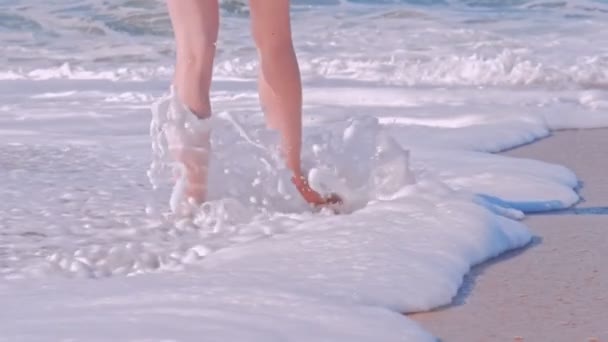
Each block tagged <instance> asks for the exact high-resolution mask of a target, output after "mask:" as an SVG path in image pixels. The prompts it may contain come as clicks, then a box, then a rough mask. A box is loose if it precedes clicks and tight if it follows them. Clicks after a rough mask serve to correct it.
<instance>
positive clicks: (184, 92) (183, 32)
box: [167, 0, 219, 118]
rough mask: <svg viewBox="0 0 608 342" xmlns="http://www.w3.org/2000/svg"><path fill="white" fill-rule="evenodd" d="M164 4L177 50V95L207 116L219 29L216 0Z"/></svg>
mask: <svg viewBox="0 0 608 342" xmlns="http://www.w3.org/2000/svg"><path fill="white" fill-rule="evenodd" d="M167 6H168V7H169V14H170V16H171V23H172V25H173V32H174V34H175V44H176V50H177V61H176V65H175V77H174V80H173V82H174V85H175V88H176V91H177V95H178V97H179V98H180V100H181V101H182V102H183V103H184V104H185V105H186V106H187V107H188V108H190V110H192V112H193V113H194V114H196V115H197V116H198V117H200V118H207V117H209V116H210V115H211V104H210V101H209V89H210V87H211V78H212V73H213V59H214V57H215V44H216V41H217V35H218V30H219V5H218V0H167Z"/></svg>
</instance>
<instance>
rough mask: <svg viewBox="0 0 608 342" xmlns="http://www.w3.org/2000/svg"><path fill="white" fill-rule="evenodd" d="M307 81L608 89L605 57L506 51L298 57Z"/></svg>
mask: <svg viewBox="0 0 608 342" xmlns="http://www.w3.org/2000/svg"><path fill="white" fill-rule="evenodd" d="M300 64H301V69H302V75H303V77H304V78H305V79H307V80H317V79H320V78H322V79H337V80H340V79H344V80H356V81H364V82H380V83H384V84H390V85H404V86H544V87H549V88H556V89H562V88H573V87H577V88H584V89H606V88H608V56H586V57H581V58H579V60H578V61H577V62H576V63H574V64H570V65H549V64H543V63H540V62H536V61H534V60H531V59H526V58H523V57H521V56H518V55H516V54H514V53H512V52H510V51H508V50H505V51H502V52H501V53H499V54H497V55H495V56H492V57H483V56H480V55H476V54H473V55H463V56H457V55H452V56H438V57H435V58H430V59H427V60H423V59H419V60H395V59H393V58H386V59H365V58H331V57H317V58H306V59H301V60H300ZM257 66H258V63H257V61H256V60H255V59H243V58H234V59H226V60H224V61H221V62H218V63H217V64H216V69H215V75H216V77H217V78H220V79H221V78H228V79H235V78H236V79H248V80H253V79H255V77H256V73H257ZM172 73H173V68H172V67H171V66H170V64H163V65H159V66H140V67H118V68H107V69H101V70H95V69H89V68H86V67H84V66H72V65H71V64H70V63H64V64H62V65H60V66H58V67H49V68H35V69H31V70H26V69H22V68H18V69H8V70H0V80H4V81H7V80H53V79H74V80H110V81H147V80H157V79H169V78H170V77H171V75H172Z"/></svg>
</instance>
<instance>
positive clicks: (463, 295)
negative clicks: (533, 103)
mask: <svg viewBox="0 0 608 342" xmlns="http://www.w3.org/2000/svg"><path fill="white" fill-rule="evenodd" d="M504 154H505V155H510V156H514V157H519V158H532V159H538V160H543V161H547V162H551V163H557V164H562V165H565V166H567V167H569V168H570V169H572V170H573V171H574V172H575V173H576V174H577V175H578V177H579V179H581V181H582V188H581V189H580V193H581V195H582V197H583V198H584V200H583V201H582V202H581V203H579V204H578V205H577V206H576V208H574V209H572V210H567V211H564V212H560V213H545V214H538V215H530V216H528V217H527V218H526V220H525V222H526V224H527V225H528V226H529V227H530V229H531V230H532V231H533V233H534V234H535V236H536V238H535V241H534V243H533V244H532V245H531V246H529V247H528V248H526V249H525V250H520V251H514V252H511V253H508V254H506V255H503V256H501V257H500V258H498V259H495V260H492V261H489V262H487V263H485V264H482V265H479V266H477V267H475V268H474V269H473V270H472V271H471V273H470V274H469V275H468V276H467V277H466V278H465V282H464V285H463V287H462V289H461V291H460V293H459V295H458V296H457V297H456V298H455V299H454V302H453V303H452V305H449V306H447V307H444V308H441V309H438V310H436V311H433V312H428V313H420V314H414V315H410V317H411V318H413V319H414V320H416V321H418V322H419V323H420V324H421V325H422V326H423V327H425V328H426V329H428V330H429V331H431V332H432V333H433V334H434V335H435V336H438V337H439V338H440V339H441V341H443V342H460V341H463V342H465V341H466V342H477V341H480V342H482V341H483V342H487V341H533V342H544V341H547V342H562V341H563V342H575V341H585V342H586V341H594V342H595V341H600V342H608V177H607V176H606V172H607V171H606V170H607V169H608V130H607V129H604V130H580V131H563V132H557V133H555V134H554V135H553V136H552V137H550V138H547V139H544V140H542V141H540V142H537V143H534V144H531V145H527V146H523V147H520V148H517V149H513V150H511V151H507V152H505V153H504Z"/></svg>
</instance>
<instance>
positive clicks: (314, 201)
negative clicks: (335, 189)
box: [291, 176, 342, 207]
mask: <svg viewBox="0 0 608 342" xmlns="http://www.w3.org/2000/svg"><path fill="white" fill-rule="evenodd" d="M291 181H292V182H293V184H294V185H295V186H296V188H297V189H298V191H299V192H300V194H301V195H302V197H303V198H304V200H305V201H306V202H308V203H309V204H311V205H313V206H315V207H322V206H326V205H331V204H340V203H342V199H341V198H340V197H339V196H338V195H336V194H331V195H329V196H327V197H323V196H321V194H319V193H318V192H316V191H315V190H314V189H313V188H311V187H310V184H308V181H307V180H306V178H305V177H304V176H294V177H292V179H291Z"/></svg>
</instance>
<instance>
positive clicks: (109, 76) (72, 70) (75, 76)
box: [0, 63, 173, 81]
mask: <svg viewBox="0 0 608 342" xmlns="http://www.w3.org/2000/svg"><path fill="white" fill-rule="evenodd" d="M172 74H173V68H172V67H169V66H157V67H119V68H115V69H99V70H94V69H87V68H85V67H82V66H72V65H71V64H70V63H63V64H61V65H60V66H57V67H48V68H34V69H31V70H27V69H24V68H17V69H9V70H3V71H0V80H36V81H42V80H54V79H68V80H110V81H145V80H150V79H157V78H163V79H166V78H168V77H170V76H171V75H172Z"/></svg>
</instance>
